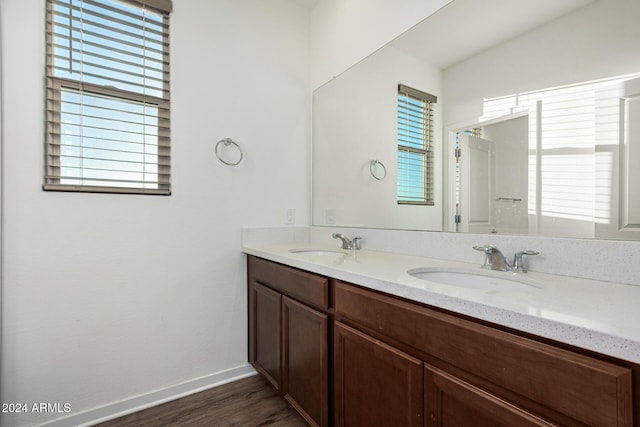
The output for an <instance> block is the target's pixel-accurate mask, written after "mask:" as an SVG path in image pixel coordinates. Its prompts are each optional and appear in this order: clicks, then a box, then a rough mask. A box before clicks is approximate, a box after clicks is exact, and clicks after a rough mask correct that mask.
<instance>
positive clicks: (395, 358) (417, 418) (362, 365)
mask: <svg viewBox="0 0 640 427" xmlns="http://www.w3.org/2000/svg"><path fill="white" fill-rule="evenodd" d="M334 334H335V337H334V343H335V347H334V402H335V425H336V426H348V427H352V426H367V427H374V426H381V427H388V426H407V427H411V426H422V424H423V416H422V407H423V406H422V405H423V374H422V370H423V367H422V366H423V365H422V362H421V361H420V360H418V359H415V358H413V357H411V356H409V355H408V354H405V353H403V352H401V351H399V350H397V349H395V348H393V347H390V346H388V345H387V344H385V343H383V342H380V341H378V340H375V339H373V338H371V337H369V336H368V335H365V334H363V333H362V332H359V331H357V330H355V329H353V328H351V327H349V326H347V325H344V324H342V323H340V322H335V327H334Z"/></svg>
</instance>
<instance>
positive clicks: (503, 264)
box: [473, 245, 540, 273]
mask: <svg viewBox="0 0 640 427" xmlns="http://www.w3.org/2000/svg"><path fill="white" fill-rule="evenodd" d="M473 249H475V250H476V251H481V252H484V255H485V257H484V263H483V264H482V268H486V269H489V270H499V271H511V272H512V273H526V272H527V270H526V269H525V268H524V263H523V262H522V256H523V255H538V254H539V253H540V252H538V251H532V250H528V249H527V250H524V251H520V252H516V253H515V254H514V255H513V264H509V261H507V259H506V258H505V257H504V255H503V253H502V252H501V251H500V249H498V248H496V247H495V246H493V245H484V246H474V247H473Z"/></svg>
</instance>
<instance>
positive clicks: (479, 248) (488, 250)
mask: <svg viewBox="0 0 640 427" xmlns="http://www.w3.org/2000/svg"><path fill="white" fill-rule="evenodd" d="M493 248H494V247H493V245H482V246H473V249H475V250H476V251H480V252H484V253H491V251H492V250H493Z"/></svg>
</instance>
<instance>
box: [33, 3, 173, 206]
mask: <svg viewBox="0 0 640 427" xmlns="http://www.w3.org/2000/svg"><path fill="white" fill-rule="evenodd" d="M170 10H171V1H170V0H145V1H133V0H126V1H124V0H47V58H46V64H47V66H46V75H47V95H46V141H45V145H46V150H45V151H46V161H45V166H46V170H45V183H44V189H45V190H56V191H90V192H117V193H144V194H165V195H168V194H170V193H171V187H170V139H169V136H170V132H169V123H170V120H169V104H170V103H169V12H170Z"/></svg>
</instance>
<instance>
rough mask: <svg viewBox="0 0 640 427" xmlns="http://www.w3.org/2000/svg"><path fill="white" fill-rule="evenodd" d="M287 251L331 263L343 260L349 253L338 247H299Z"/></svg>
mask: <svg viewBox="0 0 640 427" xmlns="http://www.w3.org/2000/svg"><path fill="white" fill-rule="evenodd" d="M289 252H291V253H294V254H299V255H303V256H306V257H309V258H312V259H314V260H316V261H322V260H324V261H327V262H333V263H340V262H342V261H344V260H345V259H346V258H347V256H348V255H349V253H348V252H346V251H341V250H339V249H335V250H334V249H319V248H299V249H289Z"/></svg>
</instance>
